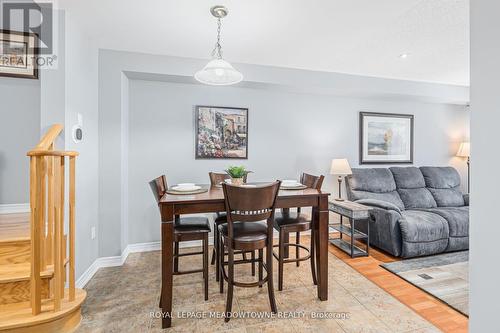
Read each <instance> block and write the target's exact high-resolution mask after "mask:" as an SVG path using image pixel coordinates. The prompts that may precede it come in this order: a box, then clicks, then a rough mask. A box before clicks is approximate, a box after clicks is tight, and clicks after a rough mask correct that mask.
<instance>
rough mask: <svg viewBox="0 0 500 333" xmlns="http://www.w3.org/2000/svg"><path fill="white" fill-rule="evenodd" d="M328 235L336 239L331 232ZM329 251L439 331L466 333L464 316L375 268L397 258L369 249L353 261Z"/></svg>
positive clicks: (331, 248)
mask: <svg viewBox="0 0 500 333" xmlns="http://www.w3.org/2000/svg"><path fill="white" fill-rule="evenodd" d="M332 236H335V237H337V236H336V235H335V234H334V233H331V237H332ZM329 251H330V252H331V253H333V254H334V255H335V256H336V257H338V258H339V259H341V260H342V261H343V262H345V263H346V264H348V265H349V266H351V267H352V268H354V269H355V270H356V271H358V272H359V273H360V274H362V275H363V276H365V277H366V278H368V279H369V280H370V281H372V282H373V283H375V284H376V285H377V286H379V287H380V288H382V289H384V290H385V291H386V292H388V293H389V294H391V295H392V296H394V297H395V298H396V299H398V300H399V301H400V302H401V303H403V304H405V305H406V306H408V307H409V308H411V309H412V310H414V311H415V312H417V313H418V314H419V315H420V316H422V317H423V318H425V319H426V320H428V321H429V322H431V323H432V324H434V325H435V326H436V327H438V328H439V329H440V330H442V331H443V332H453V333H459V332H468V323H469V319H468V318H467V317H466V316H464V315H463V314H461V313H460V312H458V311H455V310H454V309H453V308H451V307H449V306H448V305H446V304H445V303H443V302H441V301H440V300H439V299H437V298H435V297H433V296H431V295H429V294H427V293H426V292H424V291H422V290H420V289H419V288H417V287H415V286H413V285H412V284H410V283H408V282H406V281H405V280H403V279H401V278H400V277H398V276H397V275H395V274H392V273H390V272H389V271H387V270H385V269H384V268H382V267H380V266H379V265H380V264H381V263H387V262H392V261H397V260H400V259H399V258H396V257H393V256H391V255H388V254H386V253H384V252H382V251H380V250H377V249H375V248H373V247H372V248H370V256H369V257H361V258H354V259H352V258H351V257H349V256H348V255H347V254H346V253H344V252H342V251H341V250H339V249H338V248H336V247H335V246H333V245H331V244H330V245H329Z"/></svg>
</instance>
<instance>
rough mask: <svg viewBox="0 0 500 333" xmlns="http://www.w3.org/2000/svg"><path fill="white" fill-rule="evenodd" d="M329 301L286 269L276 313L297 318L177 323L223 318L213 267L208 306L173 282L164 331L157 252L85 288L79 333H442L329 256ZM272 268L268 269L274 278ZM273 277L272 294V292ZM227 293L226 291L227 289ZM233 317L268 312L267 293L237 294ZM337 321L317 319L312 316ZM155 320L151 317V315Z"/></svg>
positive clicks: (193, 279)
mask: <svg viewBox="0 0 500 333" xmlns="http://www.w3.org/2000/svg"><path fill="white" fill-rule="evenodd" d="M329 256H330V257H329V281H328V283H329V299H328V301H325V302H321V301H319V300H318V299H317V297H316V289H315V287H314V286H313V284H312V278H311V271H310V267H309V264H308V262H304V263H301V266H300V267H296V266H295V265H293V264H288V265H285V282H284V290H283V291H281V292H279V291H277V289H276V300H277V306H278V311H282V312H283V313H289V312H294V313H295V314H296V315H297V316H301V317H300V318H280V319H277V318H274V319H271V318H260V319H259V318H250V317H246V318H232V319H231V320H230V321H229V323H225V322H224V320H223V319H222V318H209V317H208V318H198V319H194V318H181V316H180V315H185V316H186V315H192V314H195V315H198V316H203V315H205V316H208V315H209V314H210V313H216V312H220V313H223V312H224V310H225V296H226V295H225V294H220V293H219V288H218V284H216V281H215V275H214V274H215V273H214V271H215V270H214V266H210V282H209V300H208V301H204V299H203V285H202V278H201V273H200V274H192V275H183V276H174V300H173V315H174V319H173V320H172V322H173V325H172V328H170V329H166V330H162V329H161V320H160V319H158V318H155V315H154V314H155V313H159V308H158V301H159V290H160V252H158V251H156V252H144V253H134V254H131V255H129V257H128V259H127V261H126V263H125V264H124V265H123V266H121V267H113V268H104V269H101V270H99V272H97V274H96V275H95V276H94V277H93V278H92V280H91V281H90V282H89V283H88V284H87V286H86V288H85V289H86V290H87V293H88V296H87V300H86V302H85V304H84V306H83V320H82V323H81V326H80V328H79V329H78V330H77V332H78V333H86V332H235V333H236V332H247V333H253V332H282V331H287V332H376V333H383V332H390V333H395V332H415V333H417V332H418V333H424V332H425V333H430V332H439V330H438V329H437V328H435V327H434V326H432V324H431V323H429V322H427V321H426V320H424V319H423V318H421V317H420V316H419V315H417V314H416V313H415V312H413V311H412V310H410V309H409V308H407V307H406V306H405V305H403V304H401V303H400V302H398V301H397V300H396V299H395V298H393V297H392V296H390V295H389V294H387V293H386V292H385V291H383V290H382V289H380V288H379V287H377V286H376V285H375V284H373V283H372V282H370V281H369V280H367V279H366V278H365V277H363V276H362V275H360V274H359V273H357V272H356V271H355V270H353V269H352V268H351V267H349V266H348V265H347V264H345V263H344V262H342V261H341V260H339V259H337V257H335V256H334V255H333V254H329ZM197 265H201V258H199V257H184V258H181V261H180V268H181V269H182V268H183V267H185V268H186V267H196V266H197ZM276 266H277V265H276V261H275V262H274V263H273V267H274V269H275V270H276ZM237 267H238V268H237V269H236V273H235V274H236V276H237V277H238V279H239V280H241V281H244V280H245V279H250V278H251V275H250V267H249V265H238V266H237ZM276 277H277V274H276V275H275V286H276ZM226 289H227V288H226ZM233 311H236V312H239V311H242V312H244V313H251V312H252V311H255V312H257V313H259V312H267V311H269V301H268V297H267V288H266V287H265V286H264V288H237V287H236V288H235V297H234V303H233ZM313 312H315V313H317V314H327V315H330V316H336V317H335V318H333V319H315V318H312V313H313ZM152 314H153V315H152Z"/></svg>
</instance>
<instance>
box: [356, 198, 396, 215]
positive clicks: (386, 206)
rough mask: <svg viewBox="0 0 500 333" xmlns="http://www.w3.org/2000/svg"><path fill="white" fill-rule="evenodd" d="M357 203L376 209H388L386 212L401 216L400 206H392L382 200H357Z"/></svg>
mask: <svg viewBox="0 0 500 333" xmlns="http://www.w3.org/2000/svg"><path fill="white" fill-rule="evenodd" d="M356 202H357V203H360V204H362V205H366V206H371V207H376V208H381V209H386V210H393V211H395V212H397V213H399V214H401V209H399V207H398V206H396V205H395V204H392V203H390V202H387V201H382V200H376V199H360V200H356Z"/></svg>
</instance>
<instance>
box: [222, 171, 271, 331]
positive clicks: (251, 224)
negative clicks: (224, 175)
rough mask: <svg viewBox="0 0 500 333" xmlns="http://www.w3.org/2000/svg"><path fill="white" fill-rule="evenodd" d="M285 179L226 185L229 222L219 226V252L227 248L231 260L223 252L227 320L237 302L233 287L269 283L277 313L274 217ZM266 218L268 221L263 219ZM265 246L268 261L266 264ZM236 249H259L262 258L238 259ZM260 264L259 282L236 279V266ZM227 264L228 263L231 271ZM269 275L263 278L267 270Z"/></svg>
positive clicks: (248, 286)
mask: <svg viewBox="0 0 500 333" xmlns="http://www.w3.org/2000/svg"><path fill="white" fill-rule="evenodd" d="M280 185H281V182H280V181H277V182H274V183H271V184H270V185H264V186H253V187H246V186H232V185H228V184H222V188H223V190H224V200H225V205H226V214H227V223H224V224H221V225H219V240H218V246H219V249H218V251H219V253H223V251H224V250H225V249H227V252H228V261H225V259H224V257H225V256H222V255H219V256H218V257H217V259H218V260H219V267H220V270H219V274H220V281H219V284H220V291H221V293H222V292H223V288H224V280H226V281H227V285H228V291H227V301H226V318H225V319H224V320H225V321H226V322H227V321H229V319H230V316H229V313H230V312H231V309H232V305H233V289H234V286H237V287H245V288H250V287H257V286H259V287H262V286H263V285H264V283H267V288H268V294H269V303H270V304H271V311H272V312H274V313H276V312H277V308H276V300H275V299H274V286H273V255H272V253H273V218H274V209H275V206H276V198H277V196H278V192H279V188H280ZM264 220H265V221H266V223H264V222H263V221H264ZM264 248H265V249H266V262H265V263H264V261H263V257H264ZM235 250H240V251H252V252H254V251H256V250H258V252H259V257H258V259H255V258H252V259H249V260H245V259H241V260H234V253H235ZM249 262H251V263H255V262H258V264H259V277H258V281H256V282H250V283H248V282H247V283H244V282H239V281H235V280H234V265H237V264H244V263H249ZM225 266H227V269H228V271H227V273H226V269H225ZM264 269H265V270H266V277H265V278H264V277H263V270H264Z"/></svg>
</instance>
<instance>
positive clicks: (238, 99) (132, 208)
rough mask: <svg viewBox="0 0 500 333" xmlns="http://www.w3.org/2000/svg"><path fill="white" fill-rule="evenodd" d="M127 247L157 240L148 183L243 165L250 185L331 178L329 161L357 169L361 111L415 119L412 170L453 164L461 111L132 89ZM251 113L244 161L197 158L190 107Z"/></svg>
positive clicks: (159, 86)
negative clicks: (343, 159)
mask: <svg viewBox="0 0 500 333" xmlns="http://www.w3.org/2000/svg"><path fill="white" fill-rule="evenodd" d="M129 89H130V90H129V95H130V105H129V136H128V141H129V150H128V155H129V156H128V162H129V166H128V168H129V170H128V174H129V176H128V179H129V184H128V186H129V188H128V195H129V198H128V203H129V205H128V207H129V209H128V220H129V242H130V243H140V242H150V241H157V240H159V232H158V231H159V229H158V221H159V213H158V208H157V206H156V205H155V204H154V200H153V196H152V194H151V190H150V188H149V186H148V181H150V180H152V179H153V178H155V177H157V176H159V175H161V174H162V173H165V174H166V175H167V179H168V181H169V183H170V184H175V183H180V182H197V183H208V181H209V180H208V172H209V171H222V170H224V169H225V168H226V167H227V166H228V165H231V164H237V165H239V164H242V165H245V166H246V167H247V168H248V169H250V170H253V171H254V172H255V173H253V174H251V175H250V176H249V177H250V178H251V179H252V180H257V181H260V180H274V179H277V178H280V179H284V178H295V179H298V177H299V175H300V172H301V171H306V172H309V173H313V174H324V175H326V176H327V177H326V180H325V185H324V188H325V189H327V190H329V191H333V192H335V191H336V179H334V178H333V177H332V176H330V175H328V173H329V167H330V161H331V159H332V158H341V157H346V158H348V159H349V162H350V164H351V166H353V167H355V166H357V165H358V115H359V113H358V112H359V111H361V110H363V111H373V112H390V113H409V114H414V115H415V158H414V162H415V165H417V166H419V165H449V164H452V165H456V166H458V167H459V168H460V169H463V167H464V166H465V162H464V161H455V160H454V158H452V156H453V154H454V153H455V151H456V150H455V149H456V148H457V144H458V142H460V140H461V139H463V138H465V137H466V136H467V135H468V116H469V115H468V111H466V110H465V107H463V106H452V105H444V104H426V103H418V102H402V101H399V102H388V101H380V100H373V99H364V98H343V97H334V96H324V95H313V94H298V93H286V92H277V91H273V90H272V89H269V90H262V89H248V88H235V87H226V88H222V89H221V88H220V87H208V86H202V85H193V84H179V83H168V82H156V81H142V80H131V81H130V83H129ZM195 105H217V106H234V107H247V108H249V116H248V117H249V134H248V138H249V144H248V152H249V153H248V154H249V158H248V160H237V161H235V160H195V159H194V149H195V148H194V147H195V136H194V119H195V117H194V106H195Z"/></svg>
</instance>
